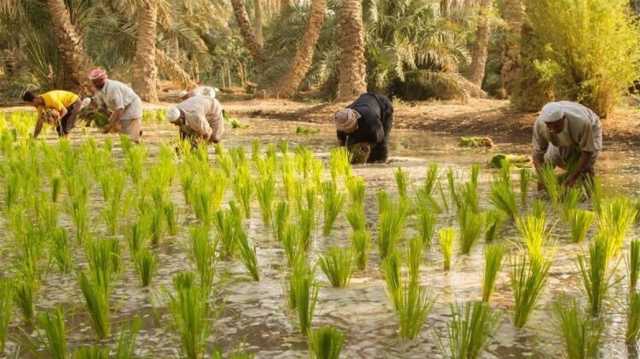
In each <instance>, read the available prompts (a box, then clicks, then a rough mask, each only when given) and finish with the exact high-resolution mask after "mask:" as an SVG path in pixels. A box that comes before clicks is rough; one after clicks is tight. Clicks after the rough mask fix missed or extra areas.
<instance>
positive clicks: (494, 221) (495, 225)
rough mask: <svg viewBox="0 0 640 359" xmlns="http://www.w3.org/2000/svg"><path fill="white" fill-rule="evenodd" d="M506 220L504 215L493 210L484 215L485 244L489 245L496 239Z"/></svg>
mask: <svg viewBox="0 0 640 359" xmlns="http://www.w3.org/2000/svg"><path fill="white" fill-rule="evenodd" d="M506 220H507V217H506V215H505V214H504V212H502V211H500V210H493V211H488V212H486V213H485V226H484V227H485V232H484V240H485V242H487V243H491V242H493V241H494V240H495V239H496V238H497V237H498V234H499V233H500V229H501V228H502V225H503V224H504V222H505V221H506Z"/></svg>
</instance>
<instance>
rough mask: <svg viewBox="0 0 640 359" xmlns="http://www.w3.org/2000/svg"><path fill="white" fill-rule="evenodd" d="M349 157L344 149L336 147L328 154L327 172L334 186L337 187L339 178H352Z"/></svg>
mask: <svg viewBox="0 0 640 359" xmlns="http://www.w3.org/2000/svg"><path fill="white" fill-rule="evenodd" d="M350 157H351V156H350V155H349V151H348V150H347V149H346V148H344V147H336V148H334V149H332V150H331V153H330V154H329V171H330V173H331V180H332V182H333V183H334V184H336V185H337V183H338V178H339V177H340V176H343V177H344V178H349V177H351V176H352V173H351V158H350Z"/></svg>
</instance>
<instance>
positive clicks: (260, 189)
mask: <svg viewBox="0 0 640 359" xmlns="http://www.w3.org/2000/svg"><path fill="white" fill-rule="evenodd" d="M275 190H276V182H275V180H274V178H273V175H272V174H268V175H263V176H262V177H261V178H259V179H258V180H257V182H256V194H257V197H258V203H259V204H260V210H261V211H262V222H263V223H264V225H265V226H268V225H269V224H270V223H271V217H272V211H273V208H272V206H273V200H274V198H275Z"/></svg>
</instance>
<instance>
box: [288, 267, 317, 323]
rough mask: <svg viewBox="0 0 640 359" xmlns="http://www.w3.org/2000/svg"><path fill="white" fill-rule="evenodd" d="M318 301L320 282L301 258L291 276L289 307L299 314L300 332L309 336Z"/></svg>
mask: <svg viewBox="0 0 640 359" xmlns="http://www.w3.org/2000/svg"><path fill="white" fill-rule="evenodd" d="M317 301H318V283H317V282H316V280H315V278H314V272H313V270H311V269H310V268H309V266H308V264H307V262H306V261H305V259H304V258H299V259H298V260H297V261H296V263H295V264H294V266H293V269H292V271H291V276H290V277H289V307H290V308H291V309H295V311H296V313H297V315H298V327H299V329H300V332H301V333H302V334H303V335H305V336H308V335H309V333H310V331H311V321H312V320H313V313H314V312H315V308H316V303H317Z"/></svg>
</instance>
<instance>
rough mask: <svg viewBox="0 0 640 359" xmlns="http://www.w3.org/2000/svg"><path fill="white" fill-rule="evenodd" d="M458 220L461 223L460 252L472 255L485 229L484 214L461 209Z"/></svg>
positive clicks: (468, 208) (467, 208)
mask: <svg viewBox="0 0 640 359" xmlns="http://www.w3.org/2000/svg"><path fill="white" fill-rule="evenodd" d="M458 220H459V223H460V234H459V236H458V237H459V239H460V252H461V253H462V254H465V255H467V254H469V253H471V248H472V247H473V245H474V244H475V243H476V242H477V241H478V239H480V236H481V235H482V233H483V229H484V214H482V213H477V212H474V211H473V210H472V209H471V208H470V207H465V208H464V209H460V212H459V215H458Z"/></svg>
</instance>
